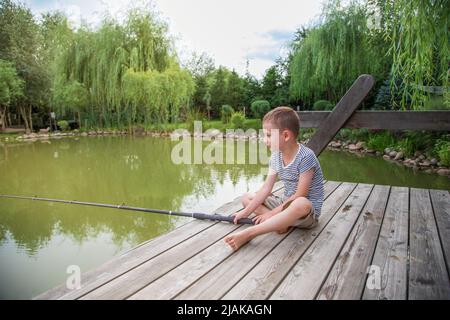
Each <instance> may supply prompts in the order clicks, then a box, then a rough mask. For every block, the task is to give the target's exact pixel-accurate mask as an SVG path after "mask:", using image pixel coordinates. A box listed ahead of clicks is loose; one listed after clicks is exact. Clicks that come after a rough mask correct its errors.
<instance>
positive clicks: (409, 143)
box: [397, 131, 433, 156]
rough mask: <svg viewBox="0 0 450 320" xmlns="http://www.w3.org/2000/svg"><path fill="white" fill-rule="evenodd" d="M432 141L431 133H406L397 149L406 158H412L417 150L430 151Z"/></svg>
mask: <svg viewBox="0 0 450 320" xmlns="http://www.w3.org/2000/svg"><path fill="white" fill-rule="evenodd" d="M430 141H433V135H432V133H429V132H425V131H406V132H405V134H404V135H403V138H402V139H401V140H400V141H399V142H398V143H397V147H398V148H399V149H400V150H402V151H403V152H404V153H405V154H406V155H407V156H412V155H413V154H414V152H416V151H417V150H422V151H430V149H432V144H430Z"/></svg>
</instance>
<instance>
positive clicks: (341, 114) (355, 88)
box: [300, 74, 375, 156]
mask: <svg viewBox="0 0 450 320" xmlns="http://www.w3.org/2000/svg"><path fill="white" fill-rule="evenodd" d="M374 84H375V80H374V79H373V77H372V76H371V75H367V74H364V75H361V76H359V77H358V79H356V81H355V82H354V83H353V85H352V86H351V87H350V89H349V90H348V91H347V92H346V93H345V95H344V96H343V97H342V98H341V100H340V101H339V102H338V103H337V105H336V106H335V107H334V109H333V111H332V112H331V113H330V114H329V115H328V117H327V118H326V120H325V121H324V122H323V123H321V125H320V127H319V128H318V129H317V131H316V133H315V134H314V135H313V136H312V137H311V139H310V140H309V142H308V144H307V146H308V147H309V148H311V149H312V150H313V151H314V153H315V154H316V156H319V155H320V153H321V152H322V150H323V149H325V147H326V146H327V145H328V143H329V142H330V141H331V140H332V139H333V138H334V136H335V135H336V133H337V132H338V131H339V129H341V127H342V126H343V125H344V123H345V122H346V121H347V120H348V119H349V118H350V116H351V115H352V114H353V112H354V111H355V110H356V109H357V108H358V107H359V105H360V104H361V102H362V101H363V100H364V98H365V97H366V96H367V94H368V93H369V91H370V90H371V89H372V87H373V85H374ZM300 121H302V120H301V119H300Z"/></svg>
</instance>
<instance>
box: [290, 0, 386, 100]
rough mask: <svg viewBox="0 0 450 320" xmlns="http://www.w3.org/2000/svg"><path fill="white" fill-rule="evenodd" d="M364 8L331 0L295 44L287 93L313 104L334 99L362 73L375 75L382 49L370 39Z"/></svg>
mask: <svg viewBox="0 0 450 320" xmlns="http://www.w3.org/2000/svg"><path fill="white" fill-rule="evenodd" d="M367 20H368V13H367V10H366V8H365V7H364V6H363V5H361V4H359V3H357V2H351V3H350V4H349V5H348V6H346V7H342V6H341V5H340V2H339V1H332V2H330V3H329V4H328V6H326V7H324V10H323V12H322V15H321V19H320V21H319V23H318V24H317V25H316V26H313V27H312V28H311V29H309V30H308V33H307V34H306V35H305V37H304V38H302V39H301V40H300V42H299V43H297V45H296V48H295V51H294V52H293V55H292V61H291V65H290V76H291V83H290V94H291V97H292V98H294V99H302V100H304V101H305V102H307V103H310V104H312V103H313V102H314V101H315V100H318V99H321V98H326V99H328V100H331V101H335V102H336V101H337V100H339V98H340V97H341V96H342V95H343V94H344V93H345V92H346V90H347V89H348V87H349V86H350V85H351V84H352V83H353V81H355V79H356V78H357V77H358V76H359V75H360V74H363V73H371V74H374V75H376V76H377V75H378V74H379V73H380V72H381V71H382V70H381V69H382V68H381V65H382V61H381V59H383V58H384V52H379V50H376V51H377V52H375V50H373V48H372V46H371V43H370V41H369V33H370V30H369V29H368V26H367Z"/></svg>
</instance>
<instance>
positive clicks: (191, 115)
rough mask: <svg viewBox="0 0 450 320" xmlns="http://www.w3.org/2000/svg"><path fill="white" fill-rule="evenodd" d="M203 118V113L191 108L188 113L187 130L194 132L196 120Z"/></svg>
mask: <svg viewBox="0 0 450 320" xmlns="http://www.w3.org/2000/svg"><path fill="white" fill-rule="evenodd" d="M202 118H203V114H202V113H201V112H200V111H199V110H197V109H195V108H192V109H189V110H188V112H187V113H186V125H187V130H188V131H189V132H194V129H195V128H194V122H195V121H202Z"/></svg>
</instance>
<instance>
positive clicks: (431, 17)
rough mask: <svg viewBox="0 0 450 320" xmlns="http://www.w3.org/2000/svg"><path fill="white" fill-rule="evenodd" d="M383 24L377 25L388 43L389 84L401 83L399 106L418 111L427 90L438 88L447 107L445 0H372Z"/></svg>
mask: <svg viewBox="0 0 450 320" xmlns="http://www.w3.org/2000/svg"><path fill="white" fill-rule="evenodd" d="M369 2H371V3H375V5H376V7H377V8H378V14H379V15H380V17H381V18H382V19H381V21H382V22H383V23H382V25H381V26H380V27H381V28H383V30H384V32H385V36H386V38H387V39H388V41H389V45H390V48H389V50H390V54H391V55H392V69H391V73H392V82H391V86H392V87H393V89H396V88H395V86H396V82H398V81H396V79H399V78H400V79H402V82H403V83H404V84H405V85H404V86H402V88H400V90H401V92H402V97H403V98H402V107H403V108H405V107H406V101H411V107H412V108H414V109H420V108H421V107H422V106H423V104H424V102H425V101H426V100H427V99H428V95H429V94H428V92H429V91H433V90H431V88H430V87H442V90H439V91H441V92H442V93H443V95H444V101H445V103H446V104H447V106H449V107H450V92H449V89H448V84H449V57H450V50H449V33H448V30H449V18H450V1H449V0H433V1H423V0H395V1H394V0H372V1H369Z"/></svg>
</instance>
